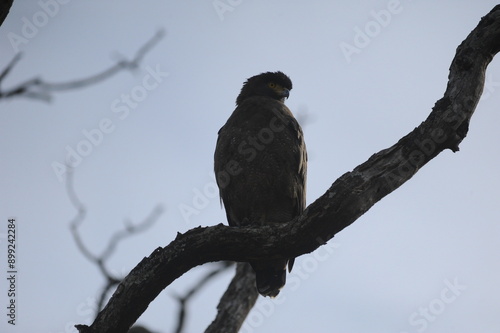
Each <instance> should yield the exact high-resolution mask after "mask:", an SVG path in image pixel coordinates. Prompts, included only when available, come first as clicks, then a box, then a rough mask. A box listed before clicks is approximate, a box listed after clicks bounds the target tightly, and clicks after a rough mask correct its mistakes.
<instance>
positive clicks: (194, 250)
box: [77, 6, 500, 332]
mask: <svg viewBox="0 0 500 333" xmlns="http://www.w3.org/2000/svg"><path fill="white" fill-rule="evenodd" d="M499 50H500V6H496V7H495V8H493V10H492V11H491V12H490V13H489V14H488V15H486V16H485V17H483V18H482V19H481V21H480V22H479V24H478V26H477V27H476V28H475V29H474V30H473V31H472V32H471V33H470V34H469V36H468V37H467V38H466V39H465V40H464V41H463V42H462V44H460V46H459V47H458V48H457V52H456V55H455V58H454V59H453V62H452V64H451V67H450V74H449V82H448V85H447V88H446V92H445V94H444V96H443V98H441V99H440V100H438V101H437V102H436V104H435V106H434V108H433V109H432V112H431V113H430V115H429V116H428V118H427V119H426V120H425V121H424V122H423V123H421V124H420V125H419V126H418V127H416V128H415V129H414V130H413V131H411V132H410V133H409V134H407V135H406V136H404V137H403V138H401V139H400V140H399V141H398V142H397V143H396V144H395V145H393V146H392V147H390V148H387V149H384V150H382V151H380V152H378V153H376V154H374V155H373V156H371V157H370V158H369V159H368V160H367V161H366V162H364V163H363V164H361V165H359V166H358V167H356V168H355V169H354V170H353V171H351V172H347V173H345V174H344V175H342V176H341V177H340V178H339V179H337V180H336V181H335V182H334V183H333V184H332V186H331V187H330V188H329V189H328V190H327V191H326V193H325V194H324V195H322V196H321V197H320V198H318V199H317V200H316V201H315V202H313V203H312V204H311V205H309V207H307V209H306V210H305V211H304V213H303V214H302V215H300V216H299V217H298V218H296V219H294V220H293V221H291V222H289V223H285V224H282V225H275V226H272V227H271V226H262V227H247V228H232V227H227V226H224V225H222V224H219V225H216V226H213V227H206V228H201V227H198V228H194V229H192V230H190V231H188V232H186V233H185V234H178V235H177V237H176V239H175V240H174V241H173V242H171V243H170V244H169V245H168V246H166V247H164V248H161V247H160V248H158V249H156V250H155V251H154V252H153V253H152V254H151V255H150V256H149V257H148V258H145V259H143V260H142V261H141V262H140V263H139V264H138V265H137V266H136V267H135V268H134V269H133V270H132V271H131V272H130V274H129V275H128V276H127V277H126V278H125V279H124V280H123V282H122V283H121V284H120V285H119V286H118V288H117V290H116V292H115V293H114V295H113V296H112V298H111V299H110V300H109V302H108V304H107V305H106V307H105V308H104V309H103V310H102V311H101V312H100V313H99V315H98V316H97V318H96V319H95V321H94V323H93V324H92V325H91V326H90V327H88V326H84V325H78V326H77V328H78V329H79V330H80V332H126V331H127V330H128V328H129V327H130V326H131V325H132V324H133V323H134V322H135V321H136V320H137V318H138V317H139V316H140V315H141V314H142V313H143V312H144V311H145V310H146V308H147V307H148V304H149V303H150V302H152V301H153V300H154V298H155V297H156V296H157V295H158V294H159V293H160V292H161V291H162V290H163V289H164V288H166V287H167V286H168V285H169V284H170V283H172V282H173V281H174V280H175V279H177V278H178V277H180V276H181V275H182V274H184V273H185V272H187V271H188V270H190V269H191V268H193V267H195V266H197V265H201V264H203V263H206V262H209V261H218V260H233V261H240V262H248V261H253V260H256V259H263V258H274V259H278V258H279V259H284V258H293V257H297V256H299V255H302V254H305V253H309V252H311V251H314V250H315V249H316V248H318V247H319V246H321V245H322V244H324V243H325V242H326V241H328V240H329V239H331V238H332V237H333V236H334V235H335V234H336V233H337V232H339V231H341V230H342V229H344V228H345V227H347V226H349V225H350V224H351V223H353V222H354V221H355V220H356V219H357V218H358V217H360V216H361V215H362V214H364V213H365V212H366V211H367V210H368V209H370V208H371V207H372V206H373V205H374V204H375V203H376V202H378V201H379V200H380V199H382V198H383V197H385V196H386V195H388V194H389V193H391V192H392V191H394V190H395V189H397V188H398V187H399V186H401V185H402V184H403V183H404V182H406V181H407V180H409V179H410V178H411V177H412V176H413V175H414V174H415V173H416V172H417V171H418V170H419V169H420V168H421V167H423V166H424V165H425V164H426V163H427V162H429V161H430V160H431V159H433V158H434V157H435V156H436V155H438V154H439V153H440V152H441V151H443V150H445V149H451V150H452V151H454V152H456V151H458V146H459V144H460V142H461V141H462V140H463V139H464V138H465V136H466V134H467V131H468V128H469V121H470V118H471V117H472V114H473V113H474V110H475V108H476V105H477V103H478V102H479V98H480V96H481V93H482V90H483V86H484V79H485V70H486V67H487V65H488V64H489V63H490V61H491V60H492V59H493V57H494V55H495V54H496V53H497V52H498V51H499ZM233 283H237V282H236V281H234V280H233V282H232V284H233ZM224 303H225V301H224V299H223V300H221V304H219V309H221V308H222V309H223V308H224V307H225V306H226V305H225V304H224ZM241 308H244V309H246V310H245V311H246V312H247V313H248V311H249V310H250V308H251V307H250V306H242V307H241ZM241 314H242V312H240V313H238V315H241ZM244 316H246V314H244ZM222 327H223V326H219V328H218V329H219V331H224V329H223V328H222ZM227 332H229V331H227ZM232 332H234V331H232Z"/></svg>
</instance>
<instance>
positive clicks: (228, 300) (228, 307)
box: [205, 262, 259, 333]
mask: <svg viewBox="0 0 500 333" xmlns="http://www.w3.org/2000/svg"><path fill="white" fill-rule="evenodd" d="M258 296H259V293H258V292H257V288H256V287H255V272H254V271H253V269H252V266H250V264H248V263H246V262H242V263H238V265H237V266H236V274H235V275H234V277H233V279H232V280H231V283H230V284H229V287H228V288H227V290H226V292H225V293H224V295H222V298H221V300H220V302H219V305H217V317H215V320H214V321H213V322H212V323H211V324H210V326H208V328H207V329H206V330H205V333H233V332H238V331H239V329H240V327H241V325H242V324H243V322H244V321H245V318H246V317H247V315H248V313H249V312H250V310H251V309H252V308H253V306H254V304H255V302H256V301H257V297H258Z"/></svg>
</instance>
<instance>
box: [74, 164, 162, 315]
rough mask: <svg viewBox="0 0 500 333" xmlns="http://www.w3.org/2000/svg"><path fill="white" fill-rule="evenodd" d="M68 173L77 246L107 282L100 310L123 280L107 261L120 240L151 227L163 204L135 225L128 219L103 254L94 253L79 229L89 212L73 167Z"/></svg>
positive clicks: (160, 212)
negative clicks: (83, 200)
mask: <svg viewBox="0 0 500 333" xmlns="http://www.w3.org/2000/svg"><path fill="white" fill-rule="evenodd" d="M67 170H68V171H67V173H66V192H67V194H68V197H69V200H70V202H71V203H72V205H73V206H74V207H75V209H76V210H77V214H76V215H75V217H74V218H73V219H72V220H71V222H70V230H71V234H72V235H73V239H74V240H75V243H76V246H77V247H78V249H79V250H80V252H81V253H82V254H83V256H84V257H85V258H87V260H88V261H90V262H92V263H94V264H96V266H97V267H98V268H99V270H100V271H101V273H102V275H103V276H104V277H105V279H106V283H105V285H104V287H103V289H102V292H101V295H100V297H99V301H98V306H97V311H100V310H101V309H102V307H103V304H104V302H105V301H106V296H107V295H108V293H109V291H110V290H111V289H112V288H113V287H114V286H116V285H117V284H119V283H120V282H121V280H122V277H116V276H114V275H113V274H112V273H111V272H110V271H109V270H108V269H107V267H106V261H107V260H108V259H109V257H110V256H111V255H112V254H113V253H114V252H115V250H116V246H117V245H118V243H119V242H120V241H122V240H123V239H125V238H127V237H131V236H135V235H137V234H138V233H140V232H143V231H146V230H147V229H148V228H149V227H151V226H152V225H153V224H154V223H155V222H156V221H157V220H158V218H159V217H160V215H161V214H162V213H163V207H162V206H161V205H157V206H156V207H155V208H154V209H153V210H152V211H151V213H150V214H149V216H148V217H146V218H145V219H144V220H143V221H142V222H140V223H138V224H136V225H133V224H132V223H131V222H130V221H126V223H125V229H123V230H119V231H117V232H115V233H114V234H113V235H112V236H111V238H110V240H109V243H108V245H107V246H106V248H105V249H104V251H103V252H102V253H101V255H95V254H93V253H92V252H91V251H90V250H89V249H88V247H87V246H85V244H84V243H83V240H82V238H81V235H80V233H79V231H78V229H79V227H80V225H81V224H82V222H83V221H84V220H85V216H86V213H87V210H86V208H85V206H84V205H83V203H82V202H81V201H80V199H79V198H78V196H77V195H76V192H75V187H74V184H73V168H72V167H70V166H68V167H67Z"/></svg>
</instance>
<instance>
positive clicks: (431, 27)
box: [0, 0, 500, 333]
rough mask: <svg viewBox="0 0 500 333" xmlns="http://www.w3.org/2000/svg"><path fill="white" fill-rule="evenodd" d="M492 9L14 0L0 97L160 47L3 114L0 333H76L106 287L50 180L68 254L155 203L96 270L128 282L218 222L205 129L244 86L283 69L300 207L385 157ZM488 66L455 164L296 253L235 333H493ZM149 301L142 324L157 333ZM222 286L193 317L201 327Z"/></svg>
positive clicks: (494, 193) (197, 302)
mask: <svg viewBox="0 0 500 333" xmlns="http://www.w3.org/2000/svg"><path fill="white" fill-rule="evenodd" d="M494 5H496V1H491V0H481V1H474V0H469V1H459V0H454V1H452V0H440V1H429V0H427V1H425V0H418V1H417V0H413V1H411V0H400V1H397V0H389V1H387V0H382V1H348V0H339V1H308V2H306V1H303V2H299V1H285V0H280V1H273V2H272V3H270V2H269V1H268V2H265V1H245V0H231V1H230V0H220V1H213V0H205V1H183V2H180V1H177V2H175V3H174V2H173V1H148V2H142V3H141V2H137V1H131V0H126V1H125V0H122V1H104V2H103V1H78V0H72V1H68V0H65V1H62V0H41V1H26V0H16V1H15V3H14V6H13V7H12V10H11V12H10V14H9V16H8V17H7V19H6V21H5V22H4V24H3V25H2V27H1V28H0V68H2V69H3V68H5V66H6V65H7V64H8V63H9V62H10V61H11V59H12V58H13V57H14V55H15V54H16V53H17V52H19V51H20V52H22V53H23V57H22V59H21V60H20V61H19V62H18V64H17V65H16V66H15V68H14V69H13V70H12V72H11V73H10V74H9V76H8V77H7V78H6V79H5V80H4V82H2V88H3V89H7V88H9V87H12V86H14V85H16V84H18V83H20V82H22V81H25V80H28V79H31V78H33V77H35V76H40V77H42V78H44V79H45V80H47V81H49V82H66V81H68V80H73V79H78V78H84V77H86V76H88V75H91V74H94V73H98V72H100V71H102V70H104V69H106V68H108V67H110V66H112V65H113V64H115V63H116V62H117V61H119V60H120V59H123V58H127V59H130V58H131V57H132V56H133V55H134V53H135V52H136V50H137V49H138V48H140V46H141V45H143V44H144V43H145V42H146V41H147V40H148V39H149V38H151V37H152V36H153V35H154V34H155V33H156V32H157V31H158V30H159V29H164V30H165V32H166V35H165V37H164V38H163V39H162V40H161V41H160V42H159V44H158V45H157V46H156V47H155V48H153V49H152V50H151V51H150V52H149V53H148V54H147V55H146V56H145V58H144V59H143V61H142V63H141V68H139V69H138V70H137V71H135V72H132V73H131V72H121V73H119V74H117V75H115V76H114V77H113V78H111V79H109V80H106V81H105V82H102V83H99V84H96V85H93V86H90V87H86V88H82V89H76V90H71V91H65V92H59V93H55V94H53V96H52V99H51V101H50V102H45V101H40V100H35V99H27V98H12V99H9V100H1V101H0V117H1V120H0V126H1V127H0V138H1V139H0V152H1V156H2V157H1V159H0V175H1V176H0V177H1V187H0V196H1V197H0V219H1V223H0V242H1V243H0V258H1V259H0V263H1V270H2V275H1V276H2V278H1V281H2V283H0V308H1V309H3V310H2V313H1V314H0V318H1V320H0V331H2V332H42V333H60V332H72V331H74V329H73V328H72V325H74V324H77V323H85V324H89V323H91V321H92V319H93V314H92V311H91V310H92V305H93V303H94V300H95V298H96V297H97V296H98V295H99V292H100V288H101V287H102V283H103V278H102V276H101V275H100V273H99V271H98V269H97V268H96V267H95V266H94V265H93V264H91V263H89V262H88V261H87V260H86V259H85V258H84V257H83V256H82V254H81V253H80V252H79V251H78V249H77V246H76V244H75V242H74V240H73V238H72V236H71V233H70V230H69V224H70V221H71V219H72V218H74V216H75V214H76V210H75V208H74V207H73V206H72V205H71V202H70V200H69V199H68V195H67V193H66V188H65V181H64V179H65V178H64V176H65V175H64V169H61V168H60V166H61V165H63V164H64V163H65V159H66V157H67V156H68V154H70V155H71V156H72V157H70V158H72V159H73V162H74V164H75V169H74V185H75V186H74V187H75V191H76V193H77V195H78V197H79V198H80V200H81V201H82V203H83V204H84V205H85V207H86V209H87V215H86V218H85V221H84V222H83V224H82V226H81V235H82V238H83V241H84V243H85V244H86V245H87V246H88V247H89V248H90V249H91V250H92V251H93V252H94V253H95V254H99V253H100V252H102V251H103V249H104V248H105V247H106V244H107V243H108V240H109V238H110V237H111V235H112V234H113V233H114V232H116V231H117V230H120V229H123V227H124V225H125V223H126V222H125V221H129V222H127V223H132V224H137V223H139V222H141V221H143V220H144V219H145V218H146V217H147V216H148V215H149V214H150V213H151V212H152V211H153V209H154V208H155V207H157V206H158V205H161V206H162V207H163V209H164V212H163V214H162V215H161V216H160V217H159V218H158V220H157V221H156V223H155V224H154V225H153V226H152V227H151V228H150V229H148V230H147V231H146V232H144V233H142V234H140V235H137V236H136V237H134V238H131V239H127V240H125V241H123V242H122V243H120V244H119V246H118V247H117V249H116V252H115V253H114V255H113V256H112V257H111V259H110V260H109V262H108V267H109V269H110V270H111V271H112V272H114V273H116V274H118V275H122V274H126V273H127V272H129V271H130V270H131V269H132V268H133V267H134V266H135V265H136V264H137V263H138V262H139V261H140V260H141V259H142V258H143V257H145V256H148V255H149V254H150V253H151V252H152V251H153V250H154V249H155V248H157V247H158V246H165V245H167V244H169V242H170V241H171V240H173V239H174V237H175V235H176V233H177V232H178V231H180V232H183V231H186V230H188V229H190V228H193V227H196V226H199V225H202V226H208V225H214V224H218V223H221V222H223V223H226V218H225V214H224V211H223V209H221V207H220V204H219V200H218V198H217V195H216V194H215V192H214V184H215V183H214V179H213V176H212V174H213V172H212V165H213V151H214V148H215V141H216V137H217V131H218V129H219V128H220V127H221V126H222V125H223V124H224V123H225V121H226V119H227V118H228V116H229V115H230V113H231V112H232V111H233V109H234V103H235V99H236V96H237V95H238V92H239V90H240V89H241V85H242V83H243V82H244V81H245V79H247V78H248V77H250V76H253V75H255V74H258V73H261V72H264V71H275V70H281V71H283V72H285V73H286V74H287V75H289V76H290V77H291V79H292V81H293V87H294V88H293V90H292V91H291V95H290V98H289V99H288V101H287V105H288V106H289V107H290V109H291V110H292V111H293V112H294V113H295V114H296V115H297V116H298V118H299V120H300V121H301V122H302V125H303V128H304V134H305V139H306V144H307V147H308V151H309V157H310V161H309V168H308V188H307V191H308V192H307V200H308V204H309V203H311V202H313V201H314V200H315V199H316V198H317V197H318V196H320V195H321V194H323V193H324V192H325V191H326V189H328V187H329V186H330V185H331V183H333V181H335V179H337V178H338V177H339V176H340V175H342V174H343V173H345V172H347V171H350V170H352V169H353V168H354V167H356V166H357V165H358V164H360V163H362V162H364V161H365V160H366V159H367V158H369V157H370V156H371V155H372V154H373V153H375V152H378V151H380V150H382V149H384V148H387V147H389V146H391V145H393V144H394V143H396V142H397V141H398V140H399V139H400V138H401V137H402V136H404V135H405V134H407V133H408V132H409V131H411V130H412V129H413V128H415V127H416V126H418V125H419V124H420V123H421V122H422V121H423V120H425V118H426V117H427V115H428V114H429V112H430V111H431V108H432V106H433V105H434V103H435V102H436V101H437V100H438V99H439V98H441V97H442V95H443V93H444V90H445V88H446V83H447V76H448V68H449V65H450V63H451V60H452V59H453V56H454V54H455V50H456V47H457V46H458V45H459V44H460V43H461V41H462V40H463V39H465V37H466V36H467V35H468V33H469V32H470V31H471V30H472V29H473V28H474V27H475V26H476V25H477V24H478V22H479V20H480V18H481V17H482V16H484V15H486V14H487V13H488V12H489V11H490V10H491V9H492V8H493V7H494ZM499 105H500V61H499V60H498V59H496V60H494V61H493V62H492V63H491V65H490V67H489V68H488V71H487V86H486V89H485V93H484V95H483V98H482V100H481V101H480V103H479V105H478V107H477V109H476V113H475V114H474V116H473V118H472V121H471V125H470V131H469V134H468V136H467V137H466V139H465V140H464V141H463V143H462V144H461V146H460V152H458V153H455V154H453V153H452V152H450V151H445V152H443V153H441V154H440V155H439V156H438V157H436V158H435V159H434V160H432V161H431V162H430V163H429V164H428V165H426V166H425V167H424V168H423V169H422V170H420V171H419V172H418V173H417V174H416V175H415V176H414V177H413V178H412V179H411V180H410V181H408V182H407V183H406V184H404V185H403V186H402V187H401V188H399V189H398V190H396V191H395V192H393V193H392V194H390V195H389V196H387V197H386V198H384V199H383V200H382V201H381V202H379V203H377V204H376V205H375V206H374V207H373V208H372V209H371V210H370V211H368V212H367V213H366V214H365V215H364V216H362V217H361V218H359V219H358V220H357V221H356V222H355V223H354V224H353V225H352V226H350V227H348V228H347V229H346V230H344V231H342V232H341V233H339V234H338V235H337V236H336V237H335V238H334V239H332V240H331V241H330V242H329V243H328V244H327V245H326V246H324V247H322V248H320V249H318V250H317V251H316V252H315V253H313V254H309V255H304V256H302V257H300V258H298V259H297V261H296V263H295V266H294V271H293V272H292V274H291V275H289V277H288V284H287V285H286V286H285V288H284V289H283V290H282V292H281V293H280V296H279V297H278V298H276V299H275V300H274V301H270V300H268V299H266V300H265V299H263V298H259V301H258V303H257V305H256V307H255V308H254V309H253V310H252V312H251V313H250V315H249V317H248V319H247V322H246V323H245V325H244V327H243V328H242V330H241V332H258V333H268V332H343V333H366V332H370V333H377V332H380V333H382V332H383V333H388V332H392V333H403V332H406V333H414V332H429V333H430V332H439V333H443V332H455V333H456V332H458V333H460V332H482V333H489V332H491V333H493V332H498V331H499V330H500V317H499V316H498V307H499V299H500V286H499V284H498V281H499V280H500V267H499V264H498V262H499V260H498V259H499V253H500V242H499V239H500V225H499V223H498V221H499V218H500V198H499V195H498V188H499V187H500V177H498V165H499V164H500V155H499V154H498V142H499V141H500V137H499V132H498V128H499V126H500V112H498V111H499V107H498V106H499ZM9 218H15V219H16V225H17V227H16V265H17V267H16V269H17V271H18V273H17V275H16V283H17V284H16V298H15V302H16V325H15V326H13V325H10V324H8V322H7V320H8V319H9V318H8V317H7V311H8V310H7V309H6V308H7V306H8V305H9V302H10V299H11V298H9V297H8V295H7V293H8V285H7V283H6V281H7V277H8V276H9V275H8V273H7V270H8V268H7V265H6V264H7V244H8V243H7V230H8V219H9ZM207 269H209V267H198V268H196V269H193V270H192V271H190V272H189V273H187V274H185V275H184V276H182V277H181V278H180V279H178V280H177V281H175V282H174V283H173V284H172V285H171V286H169V287H168V288H167V289H166V290H164V291H163V292H162V293H161V294H160V295H159V296H158V298H157V299H156V300H155V301H154V302H153V303H152V304H151V305H150V306H149V308H148V310H147V311H146V312H145V313H144V314H143V316H142V317H141V318H139V320H138V323H141V324H143V325H145V326H147V327H149V328H150V329H152V330H154V331H156V332H162V333H169V332H173V329H174V327H175V324H176V311H177V303H176V301H175V299H174V296H175V295H182V294H183V293H184V292H186V291H187V290H188V289H189V288H190V287H191V286H193V285H194V284H195V283H197V281H198V279H199V278H200V277H201V276H202V275H203V273H204V272H205V271H207ZM232 274H233V272H232V271H230V272H229V271H228V272H227V273H226V274H224V275H223V276H221V277H220V278H219V279H217V280H215V281H212V282H211V283H210V284H209V285H208V286H207V287H206V288H205V289H203V291H202V292H201V293H200V294H199V295H197V296H196V297H195V298H194V299H193V300H192V302H191V303H190V304H189V305H190V307H189V313H188V326H187V329H186V332H202V331H203V330H204V329H205V328H206V326H207V325H208V324H209V323H210V322H211V320H213V318H214V316H215V311H216V309H215V307H216V304H217V303H218V301H219V298H220V296H221V295H222V293H223V291H224V290H225V288H226V286H227V284H228V282H229V280H230V279H231V277H232Z"/></svg>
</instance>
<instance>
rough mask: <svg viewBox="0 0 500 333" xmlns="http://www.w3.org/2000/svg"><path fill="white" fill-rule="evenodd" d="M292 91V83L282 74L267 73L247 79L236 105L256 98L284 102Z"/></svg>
mask: <svg viewBox="0 0 500 333" xmlns="http://www.w3.org/2000/svg"><path fill="white" fill-rule="evenodd" d="M290 90H292V81H291V80H290V78H289V77H288V76H286V75H285V74H284V73H282V72H266V73H262V74H259V75H255V76H252V77H251V78H249V79H247V80H246V82H245V83H244V84H243V88H241V92H240V94H239V95H238V98H236V105H240V104H241V103H242V102H243V101H244V100H245V99H247V98H249V97H254V96H265V97H270V98H273V99H276V100H278V101H281V102H284V101H285V98H288V96H289V95H290Z"/></svg>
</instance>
